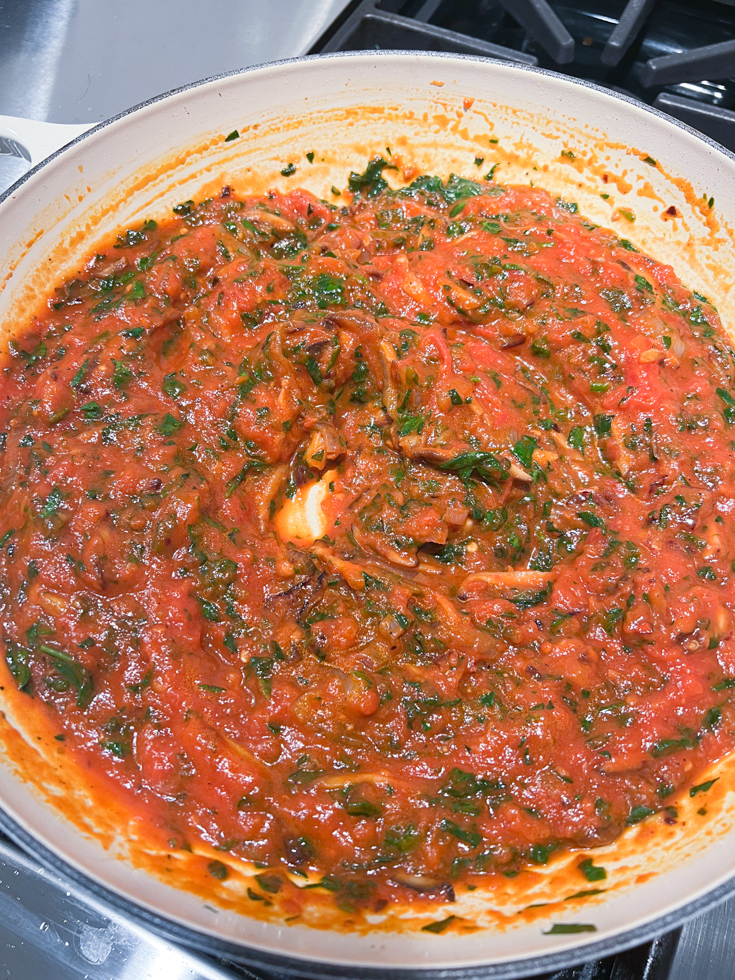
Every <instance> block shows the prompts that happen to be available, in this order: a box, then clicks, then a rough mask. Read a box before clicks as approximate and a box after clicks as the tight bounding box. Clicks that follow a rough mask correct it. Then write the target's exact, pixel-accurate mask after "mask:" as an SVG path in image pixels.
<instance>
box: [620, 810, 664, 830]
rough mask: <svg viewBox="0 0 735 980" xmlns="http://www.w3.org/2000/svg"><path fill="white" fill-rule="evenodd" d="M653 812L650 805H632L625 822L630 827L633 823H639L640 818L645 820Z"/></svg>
mask: <svg viewBox="0 0 735 980" xmlns="http://www.w3.org/2000/svg"><path fill="white" fill-rule="evenodd" d="M655 812H656V811H655V810H652V809H651V808H650V806H634V807H633V809H632V810H631V811H630V813H629V814H628V819H627V820H626V821H625V822H626V824H627V825H628V826H629V827H632V826H633V824H637V823H640V822H641V820H645V819H646V817H650V816H651V814H653V813H655Z"/></svg>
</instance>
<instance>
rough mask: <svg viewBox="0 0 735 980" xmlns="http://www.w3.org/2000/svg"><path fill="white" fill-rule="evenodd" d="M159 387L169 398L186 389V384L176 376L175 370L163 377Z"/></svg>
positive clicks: (178, 394)
mask: <svg viewBox="0 0 735 980" xmlns="http://www.w3.org/2000/svg"><path fill="white" fill-rule="evenodd" d="M161 389H162V391H163V393H164V394H165V395H168V396H169V398H178V397H179V396H180V395H182V394H183V393H184V392H185V391H186V385H185V384H184V382H183V381H180V380H179V379H178V378H177V377H176V372H175V371H173V372H172V373H171V374H167V375H166V377H165V378H164V379H163V382H162V384H161Z"/></svg>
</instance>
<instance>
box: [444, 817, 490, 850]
mask: <svg viewBox="0 0 735 980" xmlns="http://www.w3.org/2000/svg"><path fill="white" fill-rule="evenodd" d="M439 830H443V831H444V832H445V833H447V834H451V835H452V836H453V837H456V838H457V840H461V841H462V843H463V844H469V846H470V847H479V846H480V844H481V843H482V834H479V833H478V832H477V831H476V830H465V829H464V828H463V827H460V826H459V825H458V824H456V823H455V822H454V821H453V820H442V822H441V823H440V824H439Z"/></svg>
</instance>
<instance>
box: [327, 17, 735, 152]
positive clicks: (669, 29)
mask: <svg viewBox="0 0 735 980" xmlns="http://www.w3.org/2000/svg"><path fill="white" fill-rule="evenodd" d="M371 48H394V49H395V48H404V49H405V48H408V49H412V50H424V51H426V50H428V51H454V52H458V53H462V54H477V55H483V56H485V57H490V58H500V59H503V60H506V61H515V62H520V63H523V64H532V65H539V66H540V67H542V68H550V69H553V70H558V71H562V72H563V73H564V74H567V75H571V76H573V77H576V78H586V79H589V80H591V81H594V82H597V83H598V84H600V85H606V86H608V87H609V88H611V89H614V90H615V91H618V92H625V93H627V94H629V95H631V96H633V97H634V98H636V99H639V100H640V101H642V102H645V103H647V104H649V105H653V106H655V107H656V108H659V109H662V110H663V111H664V112H668V113H669V114H670V115H672V116H675V117H676V118H677V119H681V120H682V121H684V122H686V123H688V124H689V125H690V126H693V127H694V128H695V129H698V130H700V132H702V133H705V134H706V135H708V136H711V137H712V138H713V139H715V140H717V141H718V142H720V143H722V144H723V145H724V146H726V147H728V148H729V149H731V150H734V151H735V79H734V78H733V77H731V76H735V7H733V6H731V5H730V4H729V3H727V2H721V0H698V2H697V3H696V4H695V3H692V2H691V0H628V2H627V3H626V2H625V0H560V2H557V0H553V2H547V0H357V2H353V3H351V4H350V5H348V7H347V8H346V10H345V11H344V13H343V14H342V16H341V17H340V18H338V19H337V21H336V22H335V23H334V24H333V25H332V26H331V27H330V29H329V30H328V31H327V32H326V33H325V34H324V35H322V37H321V38H319V40H318V41H317V42H316V44H315V45H314V47H313V48H312V52H318V51H357V50H366V49H368V50H369V49H371Z"/></svg>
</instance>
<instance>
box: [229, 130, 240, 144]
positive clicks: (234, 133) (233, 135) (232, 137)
mask: <svg viewBox="0 0 735 980" xmlns="http://www.w3.org/2000/svg"><path fill="white" fill-rule="evenodd" d="M239 138H240V134H239V133H238V131H237V130H236V129H233V130H232V132H231V133H230V135H229V136H225V143H231V142H232V140H236V139H239Z"/></svg>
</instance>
